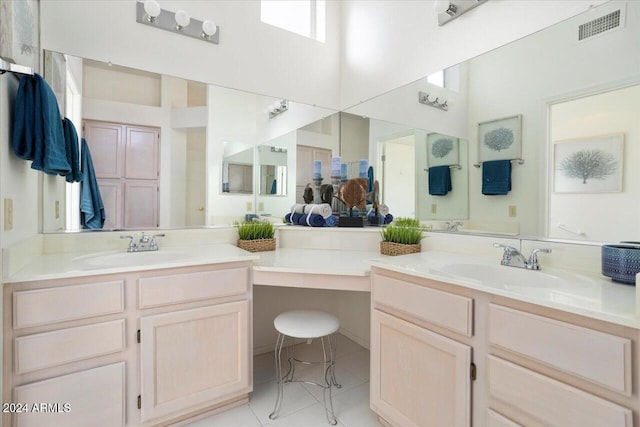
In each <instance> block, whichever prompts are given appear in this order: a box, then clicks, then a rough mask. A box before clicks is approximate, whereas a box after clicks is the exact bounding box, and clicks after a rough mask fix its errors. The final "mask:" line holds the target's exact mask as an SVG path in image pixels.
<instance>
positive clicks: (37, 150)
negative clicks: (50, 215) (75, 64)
mask: <svg viewBox="0 0 640 427" xmlns="http://www.w3.org/2000/svg"><path fill="white" fill-rule="evenodd" d="M12 146H13V152H14V153H15V155H16V156H18V157H20V158H21V159H25V160H32V161H33V163H32V164H31V168H33V169H37V170H41V171H43V172H44V173H47V174H49V175H63V176H66V175H68V174H69V173H71V165H69V162H68V160H67V153H66V148H65V139H64V133H63V131H62V121H61V120H60V110H59V109H58V102H57V101H56V96H55V94H54V93H53V91H52V90H51V88H50V87H49V85H48V84H47V82H46V81H45V80H44V79H43V78H42V77H41V76H40V75H38V74H34V75H33V76H22V77H21V78H20V86H19V87H18V92H17V94H16V101H15V105H14V116H13V140H12Z"/></svg>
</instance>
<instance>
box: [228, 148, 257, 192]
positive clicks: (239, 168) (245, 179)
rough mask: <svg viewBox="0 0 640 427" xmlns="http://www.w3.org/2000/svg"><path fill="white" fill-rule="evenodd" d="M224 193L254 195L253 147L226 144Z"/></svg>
mask: <svg viewBox="0 0 640 427" xmlns="http://www.w3.org/2000/svg"><path fill="white" fill-rule="evenodd" d="M222 192H223V193H242V194H253V147H251V148H246V144H243V143H240V142H228V141H225V144H224V155H223V157H222Z"/></svg>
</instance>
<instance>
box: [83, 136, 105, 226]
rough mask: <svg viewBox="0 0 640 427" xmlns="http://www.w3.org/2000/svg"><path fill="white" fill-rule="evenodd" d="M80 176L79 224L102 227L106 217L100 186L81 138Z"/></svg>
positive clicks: (87, 150)
mask: <svg viewBox="0 0 640 427" xmlns="http://www.w3.org/2000/svg"><path fill="white" fill-rule="evenodd" d="M81 155H82V176H83V177H84V179H83V180H82V183H81V184H80V224H81V225H82V226H83V227H84V228H102V227H104V221H105V219H106V218H107V216H106V215H105V212H104V204H103V203H102V197H101V196H100V188H98V181H97V180H96V173H95V171H94V170H93V161H92V160H91V152H90V151H89V145H87V141H86V140H85V139H84V138H82V153H81Z"/></svg>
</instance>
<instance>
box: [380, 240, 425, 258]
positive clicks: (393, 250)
mask: <svg viewBox="0 0 640 427" xmlns="http://www.w3.org/2000/svg"><path fill="white" fill-rule="evenodd" d="M418 252H420V243H416V244H415V245H408V244H404V243H394V242H380V253H381V254H382V255H407V254H415V253H418Z"/></svg>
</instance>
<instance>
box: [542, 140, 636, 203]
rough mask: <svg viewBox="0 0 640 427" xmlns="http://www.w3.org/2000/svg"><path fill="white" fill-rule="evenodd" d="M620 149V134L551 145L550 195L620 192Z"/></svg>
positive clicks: (622, 143) (621, 150)
mask: <svg viewBox="0 0 640 427" xmlns="http://www.w3.org/2000/svg"><path fill="white" fill-rule="evenodd" d="M623 146H624V134H622V133H616V134H610V135H598V136H592V137H585V138H579V139H568V140H563V141H557V142H554V144H553V191H554V192H555V193H607V192H619V191H622V165H623V157H622V153H623Z"/></svg>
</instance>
